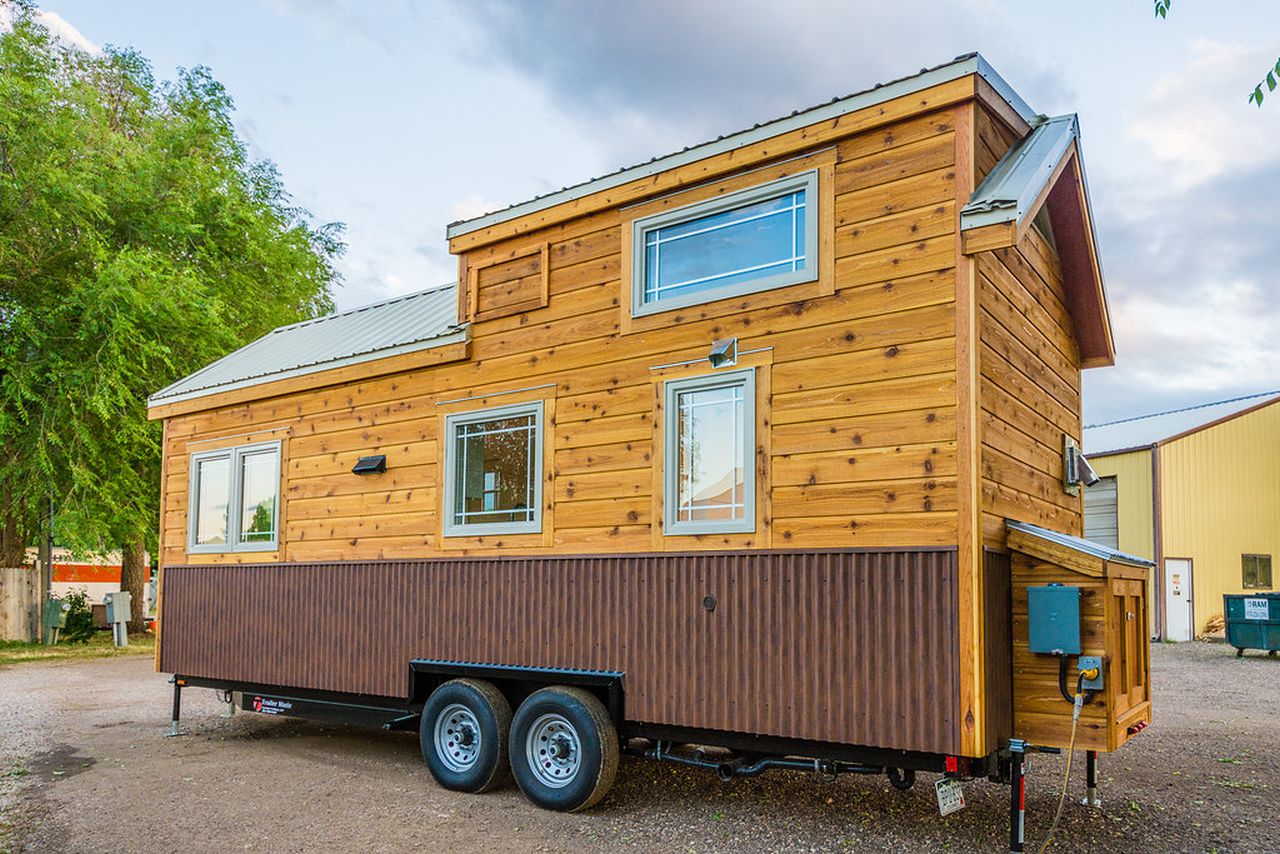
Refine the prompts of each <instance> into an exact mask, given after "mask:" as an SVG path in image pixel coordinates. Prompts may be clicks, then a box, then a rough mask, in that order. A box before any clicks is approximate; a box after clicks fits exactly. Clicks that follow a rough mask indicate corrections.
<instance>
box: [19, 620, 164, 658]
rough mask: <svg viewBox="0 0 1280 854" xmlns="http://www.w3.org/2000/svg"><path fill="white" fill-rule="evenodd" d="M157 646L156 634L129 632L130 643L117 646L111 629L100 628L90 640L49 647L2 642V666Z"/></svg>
mask: <svg viewBox="0 0 1280 854" xmlns="http://www.w3.org/2000/svg"><path fill="white" fill-rule="evenodd" d="M155 649H156V637H155V635H154V634H151V633H147V634H140V635H129V645H128V646H127V647H125V648H124V649H117V648H116V647H115V646H113V645H112V643H111V632H110V631H109V630H105V629H104V630H99V631H96V632H94V633H93V637H92V638H90V639H89V642H88V643H61V642H59V643H57V644H55V645H54V646H45V645H43V644H38V643H27V642H26V641H0V667H4V666H5V665H8V664H22V663H24V662H28V661H67V660H74V659H87V658H121V657H123V656H127V655H152V654H154V653H155Z"/></svg>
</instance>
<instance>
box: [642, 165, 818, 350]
mask: <svg viewBox="0 0 1280 854" xmlns="http://www.w3.org/2000/svg"><path fill="white" fill-rule="evenodd" d="M835 165H836V149H835V148H834V147H830V148H825V149H822V150H821V151H816V152H812V153H810V154H805V155H801V156H799V157H792V158H789V159H787V160H784V161H781V162H777V163H773V164H769V165H765V166H760V167H757V168H754V169H751V170H750V171H747V172H741V173H738V174H736V175H731V176H729V177H727V178H722V179H718V180H715V181H711V182H708V183H705V184H699V185H697V186H694V187H689V188H685V189H681V190H677V191H675V192H672V193H669V194H667V195H665V196H662V197H659V198H656V199H651V200H649V201H647V202H642V203H640V204H636V205H633V206H631V207H628V208H624V209H623V210H622V211H621V222H620V225H621V233H620V242H621V258H620V261H619V273H620V276H621V282H620V292H619V299H618V302H619V325H618V328H619V331H620V333H621V334H623V335H627V334H630V333H632V332H645V331H649V330H653V329H662V328H665V327H668V326H670V325H671V324H672V323H673V322H681V321H683V320H687V319H704V318H709V317H722V316H725V315H729V314H740V313H742V312H744V311H748V310H752V309H756V308H764V307H768V306H775V305H782V304H784V303H790V302H800V301H803V300H807V299H814V298H817V297H821V296H829V295H831V294H834V293H835V291H836V286H835V232H836V229H835V216H836V199H835ZM806 172H815V173H816V175H817V190H816V192H815V193H814V198H813V200H812V203H813V204H814V205H815V206H816V208H817V213H816V217H815V222H816V225H817V227H816V228H815V229H814V232H815V237H816V240H817V253H816V258H815V269H814V271H813V276H812V277H811V278H809V279H808V280H807V281H804V282H797V283H792V284H783V285H773V286H771V287H766V288H764V289H751V290H749V291H748V292H744V293H736V294H715V293H708V294H707V295H705V296H703V297H702V298H700V299H696V300H693V301H691V302H688V303H683V302H682V304H680V305H672V306H669V307H662V306H661V304H658V307H657V308H655V309H654V310H652V311H649V312H646V313H643V314H640V315H638V316H637V315H636V314H635V311H634V306H633V302H634V294H635V293H636V289H637V286H638V285H639V284H640V283H639V282H637V281H636V280H635V269H636V258H635V257H634V255H635V251H634V249H633V243H634V237H635V234H636V231H637V228H636V222H637V221H638V220H646V219H650V218H652V217H654V216H657V215H660V214H663V213H666V212H676V211H679V210H681V209H684V208H689V207H690V206H694V205H700V204H701V203H704V202H709V201H711V200H715V199H719V198H721V197H724V196H726V195H728V194H736V193H739V192H743V191H750V190H752V189H753V188H757V187H762V186H766V185H769V184H774V183H776V182H778V181H782V180H784V179H790V178H795V177H796V176H799V175H802V174H804V173H806ZM805 203H806V206H807V205H808V204H810V201H809V200H808V199H806V202H805Z"/></svg>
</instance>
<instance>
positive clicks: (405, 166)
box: [42, 0, 1280, 424]
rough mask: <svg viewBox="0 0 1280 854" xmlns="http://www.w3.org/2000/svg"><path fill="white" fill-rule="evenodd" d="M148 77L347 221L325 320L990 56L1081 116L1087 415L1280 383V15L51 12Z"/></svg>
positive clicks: (432, 2)
mask: <svg viewBox="0 0 1280 854" xmlns="http://www.w3.org/2000/svg"><path fill="white" fill-rule="evenodd" d="M42 11H43V14H44V15H45V21H46V23H47V24H49V25H50V26H51V27H52V28H54V29H56V30H58V31H59V32H61V33H63V35H64V37H66V38H67V39H68V40H71V41H79V42H80V43H82V44H83V45H84V46H86V47H89V48H93V47H96V46H100V45H106V44H112V45H120V46H132V47H134V48H137V49H138V50H140V51H141V52H142V53H143V54H145V55H146V56H148V57H149V58H150V59H151V61H152V62H153V64H154V66H155V71H156V75H157V76H158V77H161V78H168V77H172V76H173V75H174V73H175V70H176V69H177V68H178V67H190V66H194V65H207V66H209V67H210V68H211V69H212V70H213V72H214V74H215V76H216V77H217V78H218V79H220V80H221V81H222V82H223V83H224V84H225V85H226V86H227V88H228V90H229V91H230V93H231V95H232V96H233V98H234V99H235V101H236V105H237V112H236V122H237V125H238V127H239V130H240V132H241V134H242V135H243V136H244V138H245V139H246V141H247V142H248V144H249V146H250V150H251V152H252V153H253V155H254V156H255V157H258V158H263V159H270V160H272V161H274V162H275V163H276V164H277V165H278V166H279V167H280V170H281V173H282V174H283V176H284V180H285V183H286V186H287V187H288V188H289V189H290V190H291V192H292V193H293V194H294V196H295V198H296V200H297V201H298V202H299V203H300V204H301V205H302V206H303V207H305V208H307V209H308V210H310V211H311V212H312V213H313V214H314V216H315V217H316V219H317V220H318V221H321V222H329V221H340V222H343V223H345V224H346V240H347V243H348V250H347V254H346V256H345V258H344V259H343V261H342V263H341V269H342V273H343V278H344V284H343V285H342V287H341V288H339V290H338V292H337V294H336V300H337V304H338V306H339V308H349V307H353V306H356V305H361V304H364V303H368V302H372V301H376V300H378V299H383V298H386V297H388V296H391V295H394V294H399V293H407V292H411V291H416V290H422V289H424V288H427V287H431V286H434V285H438V284H443V283H447V282H450V281H452V280H453V278H454V277H455V272H456V265H455V263H454V260H453V258H452V257H451V256H450V255H449V254H448V250H447V245H446V241H445V231H444V230H445V225H446V224H447V223H449V222H451V221H454V220H457V219H462V218H467V217H471V216H475V215H478V214H481V213H485V212H487V211H490V210H493V209H496V208H500V207H505V206H506V205H508V204H511V203H513V202H519V201H523V200H525V199H528V198H530V197H532V196H535V195H538V194H540V193H544V192H547V191H549V190H554V189H558V188H560V187H562V186H565V185H568V184H575V183H578V182H580V181H582V180H584V179H587V178H590V177H593V176H597V175H600V174H603V173H606V172H610V171H613V170H615V169H617V168H619V167H621V166H627V165H631V164H634V163H637V162H640V161H643V160H647V159H649V158H650V157H653V156H655V155H660V154H666V153H669V152H671V151H675V150H678V149H680V148H683V147H685V146H687V145H690V144H694V143H697V142H702V141H705V140H707V139H710V138H713V137H715V136H717V135H719V134H722V133H728V132H732V131H735V130H740V129H742V128H745V127H749V126H750V125H752V124H754V123H756V122H759V121H763V120H767V119H771V118H775V117H777V116H780V115H785V114H787V113H790V112H791V111H792V110H795V109H797V108H802V107H807V106H811V105H813V104H817V103H820V102H823V101H827V100H830V99H831V98H832V97H835V96H839V95H845V94H848V93H850V92H855V91H859V90H861V89H864V88H867V87H869V86H871V85H873V84H875V83H877V82H881V81H885V80H891V79H894V78H897V77H902V76H904V75H908V74H911V73H914V72H915V71H917V70H919V69H920V68H922V67H925V66H932V65H937V64H939V63H943V62H946V61H948V60H950V59H951V58H952V57H954V56H957V55H959V54H962V53H967V52H969V51H975V50H976V51H978V52H980V53H982V54H983V55H984V56H985V57H986V59H987V60H988V61H990V62H991V64H992V65H993V66H994V67H995V68H996V70H997V71H998V72H999V73H1000V74H1001V75H1002V76H1003V77H1004V78H1005V79H1006V80H1007V81H1008V82H1009V83H1010V84H1011V85H1012V86H1013V87H1014V89H1015V90H1017V91H1018V92H1019V94H1021V95H1022V96H1023V98H1024V99H1025V100H1026V101H1027V102H1028V103H1030V104H1031V105H1032V107H1033V108H1034V109H1036V110H1038V111H1040V112H1043V113H1046V114H1049V115H1054V114H1058V113H1064V112H1077V113H1079V115H1080V121H1081V127H1082V134H1083V137H1082V147H1083V151H1084V160H1085V164H1086V168H1087V171H1088V177H1089V184H1090V192H1091V196H1092V201H1093V205H1094V216H1095V220H1096V223H1097V228H1098V232H1099V235H1098V237H1099V246H1100V250H1101V254H1102V262H1103V268H1104V274H1105V277H1106V282H1107V289H1108V295H1109V300H1110V309H1111V320H1112V325H1113V329H1114V333H1115V338H1116V348H1117V365H1116V366H1115V367H1110V368H1102V369H1095V370H1090V371H1087V372H1086V373H1085V381H1084V382H1085V423H1086V424H1088V423H1096V422H1100V421H1107V420H1111V419H1115V418H1123V417H1126V416H1131V415H1137V414H1141V413H1145V412H1153V411H1159V410H1164V409H1170V408H1174V407H1178V406H1185V405H1192V404H1198V403H1203V402H1206V401H1210V400H1218V399H1223V398H1227V397H1233V396H1236V395H1242V394H1250V393H1255V392H1259V391H1267V390H1272V389H1277V388H1280V346H1277V343H1276V342H1277V341H1278V340H1280V239H1277V235H1276V231H1277V225H1276V216H1275V213H1276V205H1277V204H1280V146H1278V145H1276V144H1275V140H1276V139H1278V138H1280V91H1277V93H1276V95H1275V96H1274V97H1273V98H1272V99H1268V100H1267V101H1266V102H1265V104H1264V106H1263V107H1262V108H1261V109H1258V108H1256V107H1254V106H1253V105H1252V104H1249V103H1247V101H1246V99H1247V96H1248V93H1249V92H1250V91H1251V90H1252V88H1253V87H1254V86H1255V85H1256V84H1257V83H1258V82H1259V81H1260V80H1261V78H1262V76H1263V74H1264V73H1265V71H1266V69H1267V68H1268V67H1269V66H1270V65H1272V64H1273V63H1275V62H1276V58H1277V56H1280V3H1272V2H1266V1H1265V0H1254V2H1242V0H1241V1H1239V2H1238V1H1237V0H1219V2H1214V3H1187V2H1178V3H1175V4H1174V5H1173V8H1172V10H1171V12H1170V15H1169V17H1168V19H1167V20H1159V19H1156V18H1155V17H1154V15H1153V11H1152V3H1151V2H1150V0H1125V2H1115V0H1110V2H1094V0H1073V2H1067V0H1058V2H1043V1H1042V2H1037V3H1029V2H1025V0H1021V2H1012V0H1011V1H1010V2H1000V0H955V2H939V0H927V2H926V0H896V2H892V3H886V2H883V0H879V2H866V1H865V0H787V2H769V3H766V2H760V0H652V2H638V0H632V2H628V3H625V4H624V3H621V2H607V1H606V0H594V2H593V0H576V2H570V0H559V1H558V2H557V0H470V2H443V0H418V1H417V2H413V0H386V2H363V3H362V2H358V0H310V2H308V0H224V2H219V3H216V4H213V3H196V2H191V0H182V1H181V2H179V1H178V0H163V2H161V1H160V0H128V1H127V2H106V0H46V2H44V3H42Z"/></svg>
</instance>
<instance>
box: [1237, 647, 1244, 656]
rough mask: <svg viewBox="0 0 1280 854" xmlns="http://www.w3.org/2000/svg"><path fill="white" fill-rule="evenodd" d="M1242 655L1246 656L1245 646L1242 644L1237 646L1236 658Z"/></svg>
mask: <svg viewBox="0 0 1280 854" xmlns="http://www.w3.org/2000/svg"><path fill="white" fill-rule="evenodd" d="M1242 657H1244V647H1242V646H1239V647H1236V658H1242Z"/></svg>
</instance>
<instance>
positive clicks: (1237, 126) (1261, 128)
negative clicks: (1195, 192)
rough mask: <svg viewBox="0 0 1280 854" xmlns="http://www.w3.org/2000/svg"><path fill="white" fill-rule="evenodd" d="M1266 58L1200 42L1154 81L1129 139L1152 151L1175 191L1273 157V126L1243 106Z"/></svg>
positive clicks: (1265, 66)
mask: <svg viewBox="0 0 1280 854" xmlns="http://www.w3.org/2000/svg"><path fill="white" fill-rule="evenodd" d="M1268 56H1269V54H1265V53H1262V52H1259V51H1255V50H1248V49H1246V48H1243V47H1240V46H1238V45H1233V44H1225V43H1222V42H1213V41H1207V40H1201V41H1198V42H1196V44H1195V45H1194V46H1193V47H1192V51H1191V60H1190V62H1189V63H1188V64H1187V65H1186V67H1185V68H1180V69H1178V70H1176V71H1170V72H1167V73H1165V74H1162V75H1160V77H1158V78H1157V79H1156V81H1155V85H1154V86H1153V87H1152V89H1151V94H1150V95H1149V96H1148V98H1147V100H1146V102H1145V103H1144V104H1143V105H1142V107H1141V108H1140V109H1139V111H1138V113H1137V114H1136V115H1135V116H1134V118H1133V120H1132V121H1131V122H1130V124H1129V127H1128V135H1129V136H1130V137H1131V138H1133V139H1137V140H1140V141H1142V142H1145V143H1146V144H1147V145H1148V146H1149V147H1150V150H1151V154H1152V155H1153V156H1154V157H1155V158H1156V160H1158V161H1161V163H1162V165H1163V167H1164V168H1163V169H1162V170H1161V174H1162V177H1164V178H1165V179H1166V180H1168V181H1169V184H1170V186H1171V187H1172V188H1173V189H1177V190H1188V189H1191V188H1194V187H1197V186H1199V185H1201V184H1204V183H1205V182H1207V181H1210V180H1212V179H1214V178H1217V177H1219V176H1222V175H1225V174H1228V173H1232V172H1243V171H1247V170H1250V169H1253V168H1256V167H1258V166H1261V165H1263V164H1265V163H1268V162H1270V161H1271V160H1274V159H1276V157H1277V156H1278V155H1277V149H1276V148H1275V145H1274V142H1273V138H1274V134H1275V126H1274V123H1273V122H1271V121H1268V118H1269V117H1268V116H1266V115H1259V114H1258V112H1257V110H1256V109H1255V108H1254V107H1251V106H1249V105H1248V104H1247V103H1246V98H1247V96H1248V93H1249V91H1251V87H1252V86H1253V85H1254V84H1255V83H1256V82H1257V80H1256V78H1257V77H1258V76H1259V74H1260V72H1261V71H1265V70H1266V68H1267V66H1268V64H1269V62H1270V60H1268Z"/></svg>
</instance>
